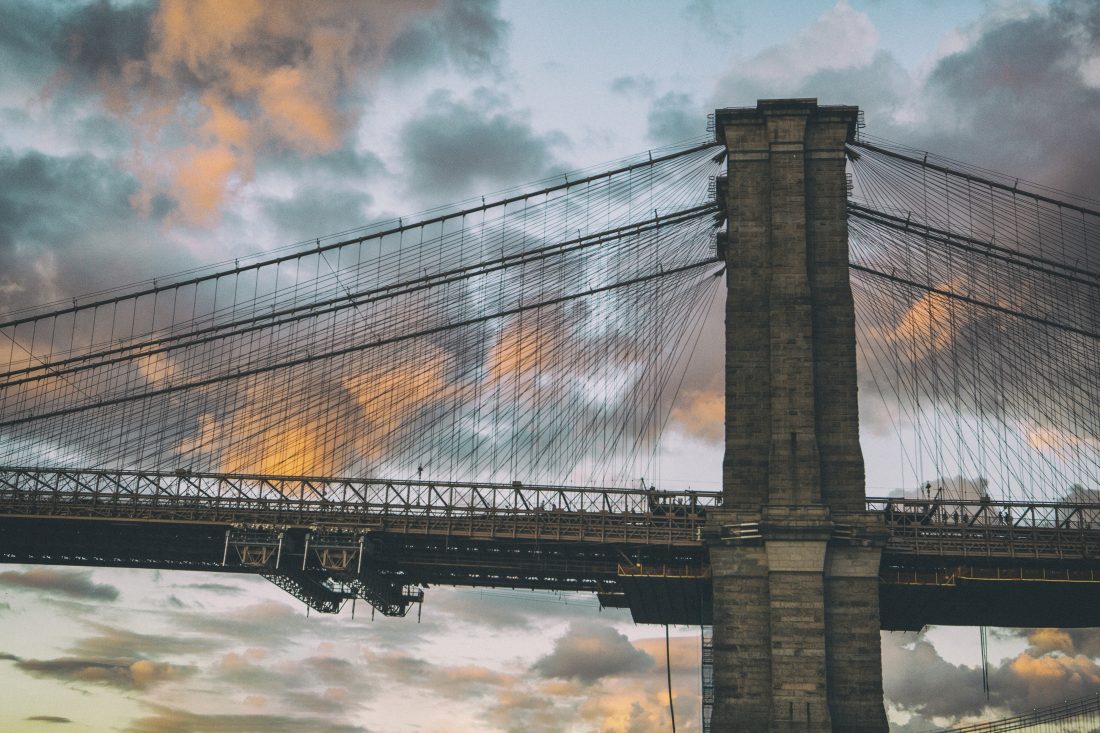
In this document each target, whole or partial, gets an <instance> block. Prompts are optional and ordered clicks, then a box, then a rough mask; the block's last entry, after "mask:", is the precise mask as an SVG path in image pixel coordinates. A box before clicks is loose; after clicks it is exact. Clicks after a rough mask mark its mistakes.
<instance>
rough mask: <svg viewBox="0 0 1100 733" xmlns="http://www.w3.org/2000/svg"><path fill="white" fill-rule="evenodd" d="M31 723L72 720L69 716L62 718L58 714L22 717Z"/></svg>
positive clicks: (68, 721) (66, 721)
mask: <svg viewBox="0 0 1100 733" xmlns="http://www.w3.org/2000/svg"><path fill="white" fill-rule="evenodd" d="M24 720H29V721H31V722H32V723H71V722H73V721H72V720H70V719H69V718H63V717H61V716H60V715H32V716H30V717H29V718H24Z"/></svg>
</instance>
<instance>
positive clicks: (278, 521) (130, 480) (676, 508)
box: [0, 468, 720, 545]
mask: <svg viewBox="0 0 1100 733" xmlns="http://www.w3.org/2000/svg"><path fill="white" fill-rule="evenodd" d="M719 497H720V495H719V494H717V493H705V492H694V491H686V492H685V491H679V492H659V493H657V492H653V491H646V490H631V489H607V488H584V487H550V486H530V487H527V486H522V485H519V484H512V485H509V484H473V483H446V484H444V483H434V482H417V481H405V482H396V481H370V480H353V479H336V480H334V479H318V478H300V477H270V476H239V475H217V474H204V475H194V474H174V473H149V472H136V471H135V472H128V471H67V470H58V469H53V470H44V469H31V468H0V514H6V515H9V516H57V517H86V518H100V519H128V520H136V521H170V522H204V523H213V524H251V525H270V526H297V527H322V528H328V529H341V528H343V529H348V528H354V529H356V530H361V531H365V530H369V531H376V532H397V533H403V534H439V535H447V536H461V537H473V538H479V539H497V538H501V539H533V540H554V541H572V542H596V543H629V544H661V545H696V544H698V530H699V528H700V527H701V526H702V523H703V521H704V519H705V516H706V509H707V508H708V507H711V506H715V505H716V504H717V502H718V500H719Z"/></svg>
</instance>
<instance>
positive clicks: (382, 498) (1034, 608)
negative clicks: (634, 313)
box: [0, 468, 1100, 628]
mask: <svg viewBox="0 0 1100 733" xmlns="http://www.w3.org/2000/svg"><path fill="white" fill-rule="evenodd" d="M720 499H721V495H720V494H719V493H716V492H698V491H672V492H666V491H660V492H657V491H654V490H642V489H609V488H593V487H554V486H524V485H522V484H518V483H517V484H491V483H473V482H449V483H443V482H422V481H373V480H359V479H340V480H331V479H321V478H301V477H286V476H242V475H219V474H188V473H149V472H127V471H91V470H80V471H76V470H74V471H59V470H43V469H32V468H0V561H5V562H33V563H54V564H71V565H96V566H116V567H146V568H164V569H194V570H210V571H225V572H252V573H261V574H264V575H266V576H268V577H271V579H273V580H275V581H276V582H278V583H279V584H280V586H282V587H284V588H287V589H288V590H290V591H291V592H293V593H295V595H298V596H299V597H300V598H302V599H303V600H305V601H306V602H309V603H311V605H314V607H317V608H320V609H321V610H337V609H338V608H339V603H340V599H341V598H347V597H350V596H351V595H363V594H364V592H366V590H370V589H369V588H365V587H364V585H363V583H362V577H363V576H364V573H366V572H368V571H369V572H374V573H377V575H378V577H379V578H382V581H380V582H376V583H374V587H375V588H376V589H377V587H382V588H383V590H384V591H385V592H386V593H390V594H391V595H392V594H393V593H397V594H398V596H400V597H404V596H403V595H401V594H405V595H408V593H409V592H410V591H409V590H408V589H410V588H412V587H414V586H421V585H434V584H444V585H476V586H499V587H522V588H544V589H562V590H585V591H591V592H595V593H598V594H600V597H601V600H603V601H604V602H605V604H607V605H618V606H628V607H630V608H631V610H632V612H633V613H634V615H635V618H636V620H638V621H650V622H661V621H665V620H672V621H681V622H689V623H697V622H699V621H700V620H703V621H706V620H707V619H705V618H704V617H703V615H704V611H703V609H705V608H708V607H709V604H708V603H706V602H705V601H706V599H707V598H709V593H710V588H709V586H710V582H709V567H708V564H707V554H706V549H705V546H704V543H703V541H702V539H701V538H700V535H701V530H702V528H703V527H704V525H705V522H706V515H707V510H708V509H709V508H711V507H715V506H717V505H718V504H719V502H720ZM867 508H868V510H869V511H871V512H874V513H878V514H880V515H881V516H882V517H883V519H884V523H885V525H886V527H887V528H888V530H889V539H888V541H887V544H886V547H885V550H884V553H883V561H882V568H881V573H880V579H881V588H882V593H881V595H882V606H883V626H884V628H913V627H918V628H919V626H921V625H923V624H924V623H932V622H935V623H986V624H990V623H995V621H990V620H988V619H990V618H995V619H1000V621H1002V622H1004V624H1003V625H1041V624H1044V623H1055V622H1058V623H1060V624H1062V625H1073V626H1080V625H1093V624H1100V615H1098V613H1097V612H1096V611H1095V610H1094V609H1097V608H1100V604H1098V603H1097V600H1100V505H1097V504H1086V503H1079V504H1073V503H1064V502H996V501H990V500H976V501H963V500H955V501H950V500H938V501H934V502H933V501H923V500H901V499H887V498H872V499H868V500H867ZM736 536H744V535H743V533H741V534H739V535H736ZM839 536H840V533H838V537H839ZM364 567H365V568H366V569H364ZM292 573H294V574H296V575H294V576H293V577H292ZM402 589H404V590H402ZM1040 590H1041V592H1042V593H1041V594H1042V598H1043V600H1042V601H1040V600H1039V598H1040V595H1041V594H1040V593H1038V592H1037V591H1040ZM412 597H413V596H409V598H412ZM318 598H320V599H321V600H318ZM1051 599H1054V602H1053V603H1052V601H1051ZM390 605H391V606H393V607H394V608H397V607H401V609H403V608H404V607H405V606H404V605H402V602H401V601H400V600H394V601H392V602H391V603H390ZM1059 606H1063V608H1061V610H1058V611H1052V610H1051V609H1052V608H1058V607H1059ZM1055 616H1057V618H1055ZM1094 617H1095V618H1094ZM979 619H985V620H979Z"/></svg>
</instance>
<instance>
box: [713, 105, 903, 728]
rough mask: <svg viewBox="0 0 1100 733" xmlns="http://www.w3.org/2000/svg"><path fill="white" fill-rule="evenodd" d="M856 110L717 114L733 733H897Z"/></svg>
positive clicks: (725, 604) (723, 633) (718, 639)
mask: <svg viewBox="0 0 1100 733" xmlns="http://www.w3.org/2000/svg"><path fill="white" fill-rule="evenodd" d="M857 115H858V110H857V108H855V107H841V106H819V105H818V104H817V100H813V99H788V100H763V101H760V102H759V103H758V104H757V106H756V107H755V108H733V109H721V110H718V111H717V112H716V115H715V117H716V119H715V126H716V130H717V135H718V139H719V140H720V141H722V142H724V143H725V145H726V149H727V151H728V161H729V163H728V179H727V185H726V186H725V187H720V189H719V190H722V188H725V195H726V197H727V198H726V205H727V207H728V208H727V210H728V215H729V219H728V220H729V230H728V238H727V246H726V265H727V284H728V294H727V295H728V300H727V306H726V453H725V461H724V464H723V492H724V495H725V496H724V503H723V508H722V510H721V511H720V512H715V513H714V515H713V517H712V518H711V519H710V520H708V522H709V524H708V535H709V542H710V559H711V569H712V572H713V582H714V609H713V611H714V655H715V708H714V715H713V719H712V727H713V730H715V731H721V732H722V733H726V732H727V731H737V732H738V733H741V732H744V733H762V732H764V731H770V732H779V731H782V732H783V733H787V732H788V731H790V732H794V731H814V732H822V733H823V732H825V731H843V732H844V733H885V731H886V730H887V723H886V715H885V711H884V708H883V701H882V662H881V650H880V641H879V604H878V568H879V560H880V556H881V552H882V544H883V543H884V541H885V530H884V527H883V526H882V525H881V519H877V518H874V517H872V516H870V515H868V514H867V513H866V512H865V505H864V470H863V455H862V453H861V451H860V446H859V416H858V408H857V404H856V346H855V311H854V308H853V304H852V292H851V287H850V285H849V281H848V223H847V214H846V210H845V204H846V201H847V180H846V177H845V152H844V144H845V142H846V141H847V140H848V139H849V138H850V137H851V136H852V135H853V134H854V132H855V128H856V120H857Z"/></svg>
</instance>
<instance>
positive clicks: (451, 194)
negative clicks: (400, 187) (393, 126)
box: [401, 90, 564, 201]
mask: <svg viewBox="0 0 1100 733" xmlns="http://www.w3.org/2000/svg"><path fill="white" fill-rule="evenodd" d="M563 142H564V138H563V136H561V135H541V134H539V133H537V132H535V131H534V130H533V129H532V128H531V126H530V125H529V124H528V123H527V122H526V121H525V120H523V119H522V118H520V117H519V116H518V115H516V114H515V113H514V112H512V111H511V110H509V109H508V108H507V107H506V105H505V104H504V101H503V100H501V99H500V98H499V97H496V96H494V95H492V94H491V93H489V92H487V91H485V90H482V91H480V92H479V93H477V94H475V95H474V98H473V100H472V101H471V102H460V101H455V100H454V99H452V98H451V96H450V95H449V94H447V93H445V92H437V93H436V94H434V95H432V97H431V98H430V99H429V100H428V104H427V112H426V113H425V114H423V115H422V116H420V117H418V118H416V119H414V120H412V121H410V122H409V123H407V124H406V125H405V127H404V129H403V130H402V133H401V153H402V158H403V159H404V161H405V165H406V167H407V173H406V176H405V181H406V183H407V185H408V188H409V190H410V191H414V192H416V193H417V195H418V197H421V198H424V199H431V198H434V200H435V201H439V200H443V201H451V200H454V199H456V198H461V197H463V196H468V195H470V194H473V193H480V192H487V191H492V190H494V189H497V188H500V187H501V186H504V185H508V184H515V183H516V182H522V181H530V180H534V179H537V178H541V177H543V176H545V175H547V174H548V173H549V171H550V170H551V166H553V164H554V152H553V151H554V149H555V148H556V147H558V146H559V145H561V144H562V143H563Z"/></svg>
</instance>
